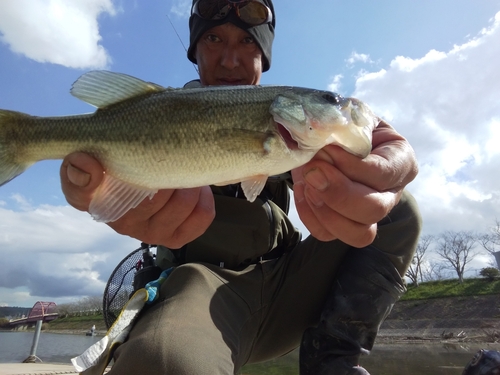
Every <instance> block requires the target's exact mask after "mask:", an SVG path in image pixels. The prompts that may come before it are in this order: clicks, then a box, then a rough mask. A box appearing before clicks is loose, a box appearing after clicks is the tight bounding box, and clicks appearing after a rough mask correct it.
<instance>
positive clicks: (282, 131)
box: [276, 122, 299, 150]
mask: <svg viewBox="0 0 500 375" xmlns="http://www.w3.org/2000/svg"><path fill="white" fill-rule="evenodd" d="M276 127H277V128H278V133H279V135H280V136H281V138H282V139H283V141H284V142H285V144H286V146H287V147H288V148H289V149H290V150H298V149H299V144H298V143H297V141H296V140H295V139H293V137H292V134H291V133H290V131H289V130H288V129H287V128H286V127H285V126H284V125H283V124H280V123H279V122H276Z"/></svg>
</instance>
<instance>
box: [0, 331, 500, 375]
mask: <svg viewBox="0 0 500 375" xmlns="http://www.w3.org/2000/svg"><path fill="white" fill-rule="evenodd" d="M100 339H101V337H91V336H85V335H66V334H55V333H47V332H42V334H41V335H40V341H39V343H38V349H37V352H36V355H37V357H39V358H40V359H41V360H42V361H43V362H49V363H66V364H68V363H70V362H69V361H70V359H71V358H72V357H75V356H77V355H79V354H81V353H82V352H84V351H85V350H86V349H87V348H88V347H89V346H90V345H92V344H93V343H94V342H96V341H98V340H100ZM32 342H33V332H0V367H1V363H7V362H22V361H23V360H24V359H25V358H27V357H28V356H29V354H30V350H31V344H32ZM479 349H489V350H500V344H484V345H479V344H464V343H462V344H460V343H458V344H443V343H441V344H426V345H424V344H409V343H404V344H399V345H395V344H379V345H375V348H374V350H373V351H372V353H371V355H369V356H366V357H363V358H362V361H361V364H362V365H363V366H364V367H366V368H367V369H368V370H369V371H370V372H371V373H372V374H375V375H394V374H401V375H461V374H462V370H463V368H464V366H465V365H466V364H467V363H468V362H469V360H470V359H471V358H472V356H473V355H474V354H475V353H476V352H477V351H478V350H479ZM298 373H299V371H298V354H297V351H294V352H292V353H290V354H289V355H287V356H285V357H282V358H278V359H276V360H273V361H269V362H266V363H261V364H255V365H248V366H245V367H244V368H243V370H242V375H269V374H276V375H298Z"/></svg>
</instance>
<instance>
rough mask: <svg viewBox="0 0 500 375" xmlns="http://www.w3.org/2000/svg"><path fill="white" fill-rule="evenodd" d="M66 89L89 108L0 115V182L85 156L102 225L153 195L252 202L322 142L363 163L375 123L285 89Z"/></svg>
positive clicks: (91, 85)
mask: <svg viewBox="0 0 500 375" xmlns="http://www.w3.org/2000/svg"><path fill="white" fill-rule="evenodd" d="M70 93H71V94H72V95H73V96H75V97H76V98H78V99H80V100H83V101H85V102H87V103H89V104H91V105H93V106H95V107H97V109H96V110H95V112H92V113H85V114H78V115H69V116H59V117H37V116H31V115H28V114H24V113H20V112H14V111H8V110H0V186H1V185H3V184H5V183H7V182H9V181H10V180H12V179H13V178H15V177H16V176H18V175H19V174H21V173H23V172H24V171H25V170H26V169H27V168H29V166H31V165H32V164H34V163H36V162H38V161H41V160H47V159H63V158H64V157H65V156H67V155H68V154H70V153H73V152H85V153H88V154H90V155H92V156H93V157H95V158H96V159H97V160H99V161H100V163H101V164H102V166H103V168H104V171H105V172H104V177H103V182H102V183H101V185H100V186H99V187H98V189H97V190H96V192H95V194H94V196H93V199H92V201H91V203H90V207H89V213H90V214H91V215H92V217H93V218H94V219H95V220H97V221H102V222H111V221H116V220H118V219H119V218H120V217H121V216H123V215H124V214H125V213H126V212H127V211H128V210H130V209H132V208H134V207H136V206H137V205H138V204H139V203H140V202H142V201H143V200H144V199H145V198H146V197H149V198H152V197H153V196H154V194H155V193H156V192H157V191H158V190H159V189H181V188H192V187H200V186H206V185H228V184H232V183H241V186H242V190H243V192H244V194H245V196H246V198H247V199H248V200H249V201H254V200H255V198H256V197H257V196H258V195H259V193H260V192H261V191H262V189H263V187H264V185H265V183H266V181H267V178H268V177H269V176H273V175H279V174H282V173H285V172H287V171H290V170H291V169H293V168H296V167H299V166H301V165H303V164H305V163H307V162H308V161H309V160H311V159H312V158H313V156H314V155H315V154H316V152H317V151H318V150H320V149H321V148H323V147H324V146H326V145H329V144H334V145H338V146H340V147H342V148H344V149H345V150H347V151H348V152H350V153H352V154H354V155H356V156H358V157H360V158H364V157H366V156H367V155H368V154H369V153H370V151H371V147H372V145H371V141H372V132H373V130H374V129H375V127H376V126H377V125H378V123H379V121H380V120H379V118H378V117H377V116H375V115H374V114H373V112H372V111H371V109H370V108H369V107H368V106H367V105H366V104H364V103H363V102H362V101H360V100H357V99H355V98H344V97H342V96H340V95H338V94H336V93H333V92H329V91H322V90H316V89H309V88H301V87H294V86H279V85H263V86H209V87H202V88H170V87H163V86H160V85H158V84H155V83H151V82H146V81H143V80H141V79H139V78H136V77H132V76H130V75H127V74H122V73H116V72H111V71H105V70H95V71H89V72H87V73H85V74H83V75H82V76H81V77H80V78H78V80H77V81H76V82H75V83H73V85H72V87H71V90H70Z"/></svg>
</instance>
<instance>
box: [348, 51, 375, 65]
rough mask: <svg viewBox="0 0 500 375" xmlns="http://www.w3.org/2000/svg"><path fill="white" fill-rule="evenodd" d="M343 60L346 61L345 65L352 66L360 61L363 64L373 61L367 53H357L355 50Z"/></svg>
mask: <svg viewBox="0 0 500 375" xmlns="http://www.w3.org/2000/svg"><path fill="white" fill-rule="evenodd" d="M345 61H346V63H347V66H352V65H354V64H355V63H357V62H362V63H365V64H371V63H373V61H372V59H371V58H370V55H367V54H365V53H357V52H353V53H351V56H349V58H347V59H346V60H345Z"/></svg>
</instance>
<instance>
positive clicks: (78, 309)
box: [57, 296, 102, 318]
mask: <svg viewBox="0 0 500 375" xmlns="http://www.w3.org/2000/svg"><path fill="white" fill-rule="evenodd" d="M57 312H58V313H59V318H65V317H67V316H84V315H97V314H102V296H86V297H83V298H81V299H80V300H78V301H75V302H70V303H63V304H60V305H57Z"/></svg>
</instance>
